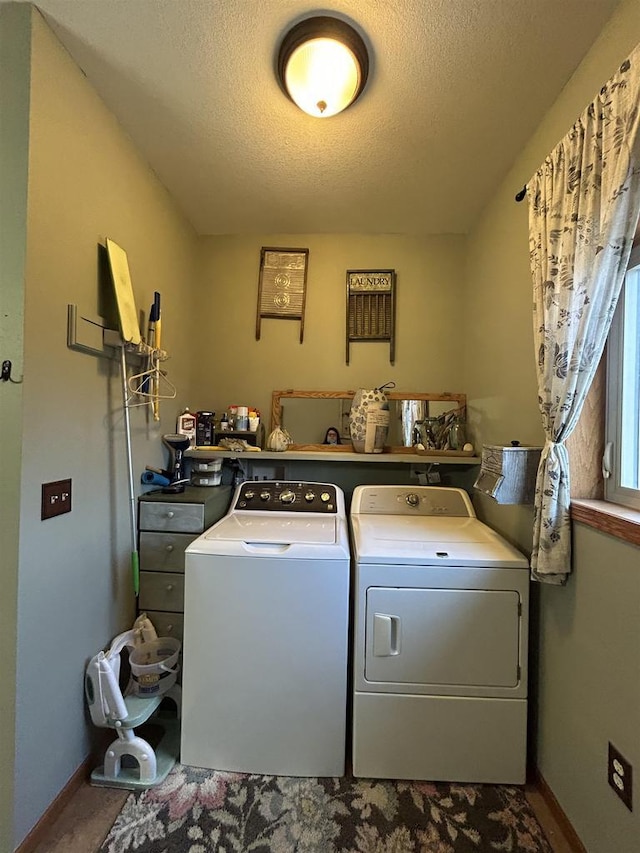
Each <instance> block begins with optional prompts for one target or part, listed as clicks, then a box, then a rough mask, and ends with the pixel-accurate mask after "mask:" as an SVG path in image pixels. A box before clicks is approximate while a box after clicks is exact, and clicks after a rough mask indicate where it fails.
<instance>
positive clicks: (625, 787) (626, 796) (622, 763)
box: [607, 743, 633, 812]
mask: <svg viewBox="0 0 640 853" xmlns="http://www.w3.org/2000/svg"><path fill="white" fill-rule="evenodd" d="M607 781H608V782H609V784H610V785H611V787H612V788H613V790H614V791H615V792H616V794H617V795H618V796H619V797H620V799H621V800H622V802H623V803H624V804H625V806H626V807H627V808H628V809H629V811H630V812H631V811H633V768H632V767H631V764H630V763H629V762H628V761H627V759H626V758H624V757H623V756H622V755H621V754H620V753H619V752H618V750H617V749H616V748H615V746H614V745H613V744H612V743H609V761H608V763H607Z"/></svg>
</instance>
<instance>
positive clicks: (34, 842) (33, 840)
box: [15, 756, 95, 853]
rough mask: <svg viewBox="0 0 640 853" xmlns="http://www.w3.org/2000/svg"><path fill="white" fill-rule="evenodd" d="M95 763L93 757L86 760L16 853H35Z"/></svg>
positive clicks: (17, 848)
mask: <svg viewBox="0 0 640 853" xmlns="http://www.w3.org/2000/svg"><path fill="white" fill-rule="evenodd" d="M94 761H95V759H94V758H93V757H92V756H88V757H87V758H85V760H84V761H83V762H82V764H81V765H80V766H79V767H78V769H77V770H76V772H75V773H74V774H73V776H72V777H71V778H70V779H69V781H68V782H67V784H66V785H65V786H64V788H63V789H62V790H61V791H60V793H59V794H58V796H57V797H56V798H55V800H53V802H52V803H51V805H50V806H49V808H48V809H47V810H46V811H45V812H44V813H43V815H42V817H41V818H40V820H39V821H38V822H37V823H36V825H35V826H34V827H33V829H32V830H31V832H30V833H29V834H28V835H27V837H26V838H25V839H24V841H22V843H21V844H20V845H19V846H18V847H16V850H15V853H33V851H34V850H35V849H36V847H37V846H38V844H40V843H41V842H42V841H43V840H44V839H45V838H46V836H47V835H48V833H49V832H50V831H51V827H52V826H53V824H54V823H55V822H56V820H57V819H58V817H59V816H60V812H61V811H62V810H63V809H64V807H65V806H66V805H67V804H68V803H69V801H70V800H71V798H72V797H73V795H74V794H75V793H76V792H77V791H78V789H79V788H80V786H81V785H82V784H83V782H85V781H86V780H87V779H88V778H89V774H90V772H91V769H92V768H93V766H94Z"/></svg>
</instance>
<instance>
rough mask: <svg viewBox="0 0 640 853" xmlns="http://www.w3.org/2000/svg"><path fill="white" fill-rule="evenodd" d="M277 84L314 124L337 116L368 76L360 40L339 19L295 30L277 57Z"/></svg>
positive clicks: (318, 19) (307, 23) (320, 18)
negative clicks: (312, 119) (314, 118)
mask: <svg viewBox="0 0 640 853" xmlns="http://www.w3.org/2000/svg"><path fill="white" fill-rule="evenodd" d="M277 73H278V82H279V83H280V86H281V87H282V89H283V91H284V92H285V94H286V95H287V96H288V97H289V98H291V100H292V101H293V102H294V103H296V104H297V105H298V106H299V107H300V109H301V110H304V112H305V113H308V114H309V115H310V116H315V117H316V118H328V117H329V116H334V115H336V113H339V112H342V110H344V109H346V108H347V107H348V106H349V105H350V104H352V103H353V102H354V101H355V100H356V98H358V96H359V95H360V94H361V92H362V90H363V89H364V87H365V83H366V82H367V76H368V74H369V55H368V53H367V48H366V45H365V43H364V41H363V40H362V37H361V36H360V35H359V33H357V32H356V31H355V30H354V28H353V27H352V26H350V25H349V24H347V23H346V22H345V21H341V20H339V19H338V18H330V17H328V16H318V17H315V18H307V19H306V20H304V21H300V23H298V24H296V25H295V26H294V27H292V28H291V29H290V30H289V32H288V33H287V34H286V35H285V37H284V38H283V40H282V43H281V45H280V49H279V51H278V68H277Z"/></svg>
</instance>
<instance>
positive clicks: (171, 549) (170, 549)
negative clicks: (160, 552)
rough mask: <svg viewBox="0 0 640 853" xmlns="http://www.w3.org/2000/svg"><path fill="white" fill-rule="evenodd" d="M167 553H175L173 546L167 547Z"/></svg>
mask: <svg viewBox="0 0 640 853" xmlns="http://www.w3.org/2000/svg"><path fill="white" fill-rule="evenodd" d="M167 551H168V552H169V553H171V552H172V551H173V545H167Z"/></svg>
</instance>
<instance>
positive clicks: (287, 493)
mask: <svg viewBox="0 0 640 853" xmlns="http://www.w3.org/2000/svg"><path fill="white" fill-rule="evenodd" d="M295 499H296V493H295V492H293V491H292V490H291V489H284V491H282V492H280V502H281V503H283V504H292V503H293V502H294V501H295Z"/></svg>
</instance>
